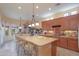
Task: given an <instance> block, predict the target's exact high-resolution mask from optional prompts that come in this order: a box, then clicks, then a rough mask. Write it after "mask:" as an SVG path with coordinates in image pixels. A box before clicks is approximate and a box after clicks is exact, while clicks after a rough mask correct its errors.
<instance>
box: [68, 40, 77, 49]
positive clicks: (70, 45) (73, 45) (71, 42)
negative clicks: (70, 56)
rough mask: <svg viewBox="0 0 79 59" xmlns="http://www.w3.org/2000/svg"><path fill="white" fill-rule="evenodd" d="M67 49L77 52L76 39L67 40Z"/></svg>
mask: <svg viewBox="0 0 79 59" xmlns="http://www.w3.org/2000/svg"><path fill="white" fill-rule="evenodd" d="M68 48H69V49H72V50H77V49H78V41H77V39H68Z"/></svg>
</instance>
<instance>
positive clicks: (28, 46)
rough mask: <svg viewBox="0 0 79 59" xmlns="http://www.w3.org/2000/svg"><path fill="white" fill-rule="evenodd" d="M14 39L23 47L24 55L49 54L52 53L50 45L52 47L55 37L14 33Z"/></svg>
mask: <svg viewBox="0 0 79 59" xmlns="http://www.w3.org/2000/svg"><path fill="white" fill-rule="evenodd" d="M16 40H17V45H19V46H21V47H23V48H22V49H23V51H24V55H29V56H30V55H32V56H33V55H35V56H36V55H37V56H51V55H52V53H53V52H52V50H53V49H52V47H54V45H53V44H52V43H54V42H55V41H56V40H57V38H49V37H44V36H29V35H16ZM55 48H56V47H55ZM17 49H18V48H17ZM55 50H56V49H55ZM23 51H22V52H23ZM19 52H20V51H19Z"/></svg>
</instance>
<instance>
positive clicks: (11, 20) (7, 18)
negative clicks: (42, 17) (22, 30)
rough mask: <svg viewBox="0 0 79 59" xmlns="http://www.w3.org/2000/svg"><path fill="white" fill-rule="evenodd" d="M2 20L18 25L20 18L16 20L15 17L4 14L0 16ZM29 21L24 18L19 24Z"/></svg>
mask: <svg viewBox="0 0 79 59" xmlns="http://www.w3.org/2000/svg"><path fill="white" fill-rule="evenodd" d="M1 19H2V21H3V22H4V23H5V24H6V23H8V24H16V25H20V20H16V19H12V18H9V17H6V16H4V15H2V16H1ZM29 22H30V21H26V20H21V24H22V25H23V24H28V23H29Z"/></svg>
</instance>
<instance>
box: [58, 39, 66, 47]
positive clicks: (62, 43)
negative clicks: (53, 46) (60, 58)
mask: <svg viewBox="0 0 79 59" xmlns="http://www.w3.org/2000/svg"><path fill="white" fill-rule="evenodd" d="M59 46H61V47H64V48H67V39H66V38H60V39H59Z"/></svg>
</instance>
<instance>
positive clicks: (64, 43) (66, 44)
mask: <svg viewBox="0 0 79 59" xmlns="http://www.w3.org/2000/svg"><path fill="white" fill-rule="evenodd" d="M57 46H59V47H62V48H66V49H70V50H73V51H78V52H79V48H78V41H77V38H65V37H64V38H62V37H61V38H60V39H59V40H58V41H57Z"/></svg>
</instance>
